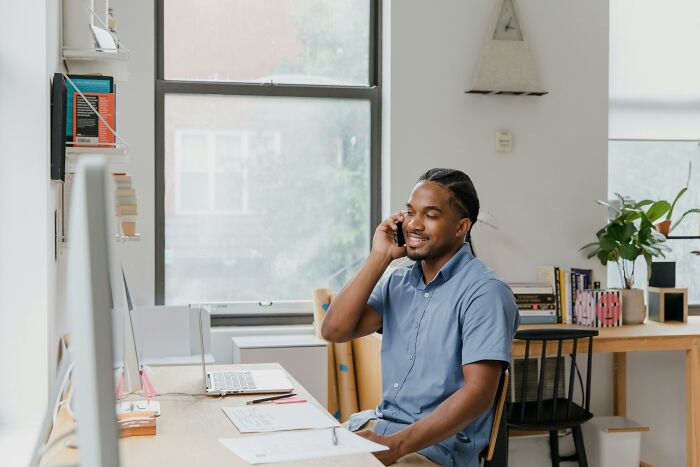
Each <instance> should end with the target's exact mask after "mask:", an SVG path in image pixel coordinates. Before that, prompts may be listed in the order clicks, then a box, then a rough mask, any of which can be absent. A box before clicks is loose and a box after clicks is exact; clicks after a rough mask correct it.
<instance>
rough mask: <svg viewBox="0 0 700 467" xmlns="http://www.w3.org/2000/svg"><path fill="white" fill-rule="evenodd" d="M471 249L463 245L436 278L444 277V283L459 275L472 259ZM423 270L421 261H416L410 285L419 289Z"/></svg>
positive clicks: (410, 276)
mask: <svg viewBox="0 0 700 467" xmlns="http://www.w3.org/2000/svg"><path fill="white" fill-rule="evenodd" d="M473 257H474V255H472V251H471V247H470V246H469V244H468V243H465V244H464V245H462V247H461V248H460V249H459V250H457V253H455V254H454V256H452V258H450V260H449V261H448V262H447V263H445V265H444V266H443V267H442V268H441V269H440V271H439V272H438V273H437V275H436V276H435V278H436V279H437V278H438V277H440V276H442V280H443V282H446V281H448V280H450V278H451V277H452V276H454V275H455V274H457V273H458V272H459V270H460V269H462V268H463V267H464V266H465V265H466V264H467V263H468V262H469V261H470V260H471V259H472V258H473ZM422 279H423V268H422V267H421V263H420V261H416V262H415V263H414V264H413V266H412V267H411V272H410V274H409V280H410V283H411V284H412V285H413V286H414V287H418V286H419V285H420V284H421V283H422V282H423V280H422Z"/></svg>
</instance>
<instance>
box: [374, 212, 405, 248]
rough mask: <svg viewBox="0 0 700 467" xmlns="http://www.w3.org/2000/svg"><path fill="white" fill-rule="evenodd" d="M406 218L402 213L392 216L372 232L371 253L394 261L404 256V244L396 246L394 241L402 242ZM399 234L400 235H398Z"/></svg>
mask: <svg viewBox="0 0 700 467" xmlns="http://www.w3.org/2000/svg"><path fill="white" fill-rule="evenodd" d="M405 217H406V213H405V212H404V211H400V212H397V213H396V214H392V215H391V216H390V217H389V218H388V219H385V220H384V221H383V222H382V223H381V224H379V226H378V227H377V229H376V230H375V231H374V238H373V239H372V251H373V252H376V253H381V254H382V255H384V256H385V257H388V258H390V259H391V260H395V259H398V258H401V257H403V256H406V242H405V241H404V242H403V244H402V245H400V246H399V245H397V243H396V240H397V238H398V239H399V240H403V238H404V236H403V229H402V227H403V225H402V224H403V221H404V219H405ZM399 232H400V234H399Z"/></svg>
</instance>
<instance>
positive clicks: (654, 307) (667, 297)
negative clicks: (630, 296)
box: [649, 287, 688, 323]
mask: <svg viewBox="0 0 700 467" xmlns="http://www.w3.org/2000/svg"><path fill="white" fill-rule="evenodd" d="M649 319H651V320H654V321H659V322H661V323H663V322H664V321H679V322H683V323H687V322H688V289H670V288H663V287H649Z"/></svg>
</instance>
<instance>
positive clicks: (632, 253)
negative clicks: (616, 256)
mask: <svg viewBox="0 0 700 467" xmlns="http://www.w3.org/2000/svg"><path fill="white" fill-rule="evenodd" d="M640 254H641V250H640V249H639V248H637V247H636V246H634V245H630V244H628V243H623V244H622V245H620V256H621V257H622V259H626V260H627V261H634V260H635V259H637V257H639V255H640Z"/></svg>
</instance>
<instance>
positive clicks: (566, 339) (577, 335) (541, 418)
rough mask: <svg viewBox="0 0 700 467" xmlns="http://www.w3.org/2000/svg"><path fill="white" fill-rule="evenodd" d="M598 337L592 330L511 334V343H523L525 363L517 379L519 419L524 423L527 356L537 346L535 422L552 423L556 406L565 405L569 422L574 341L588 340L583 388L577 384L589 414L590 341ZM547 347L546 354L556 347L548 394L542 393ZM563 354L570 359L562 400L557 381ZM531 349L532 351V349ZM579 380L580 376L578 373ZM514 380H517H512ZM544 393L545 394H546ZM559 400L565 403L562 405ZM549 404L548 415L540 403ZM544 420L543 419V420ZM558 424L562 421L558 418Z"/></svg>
mask: <svg viewBox="0 0 700 467" xmlns="http://www.w3.org/2000/svg"><path fill="white" fill-rule="evenodd" d="M597 335H598V331H597V330H595V329H560V328H553V329H527V330H522V331H518V332H517V333H516V334H515V339H517V340H522V341H525V361H524V368H523V371H522V375H521V385H520V400H521V401H522V403H521V404H520V410H521V413H520V418H521V419H525V408H526V406H527V405H528V404H526V403H525V402H526V401H527V395H528V394H529V393H528V378H527V375H528V364H529V361H530V352H531V350H533V351H534V352H536V351H537V346H540V366H539V367H540V371H539V376H538V383H537V412H536V421H537V422H546V421H548V420H551V421H554V420H555V419H557V404H558V403H566V404H567V407H566V414H565V419H564V420H570V419H571V415H572V408H573V405H572V404H573V395H574V383H575V381H576V372H578V371H579V370H578V366H577V365H576V355H577V351H578V350H579V345H578V341H579V340H581V339H588V366H587V371H586V385H585V389H584V388H583V382H582V381H581V386H582V387H581V390H582V392H583V394H582V396H583V409H584V410H585V412H586V413H587V414H589V413H590V406H591V363H592V358H593V337H594V336H597ZM548 344H550V347H549V348H550V352H551V349H552V346H554V345H556V349H557V354H556V355H557V358H556V360H555V369H554V384H553V386H552V392H551V394H548V393H545V386H546V384H545V365H546V358H547V346H548ZM565 346H566V353H568V354H569V355H570V356H571V368H570V371H569V384H568V388H567V390H566V393H565V395H564V397H563V398H561V397H558V394H557V392H558V389H559V377H560V373H561V362H562V360H563V359H562V358H561V357H562V352H563V351H564V350H565ZM533 347H534V349H533ZM579 376H580V372H579ZM516 377H517V376H516ZM547 392H548V391H547ZM562 399H565V400H563V401H562ZM544 400H552V404H551V413H550V414H544V413H543V405H544V404H543V401H544ZM545 417H546V418H545ZM558 421H562V420H561V418H559V419H558Z"/></svg>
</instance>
